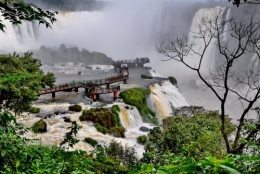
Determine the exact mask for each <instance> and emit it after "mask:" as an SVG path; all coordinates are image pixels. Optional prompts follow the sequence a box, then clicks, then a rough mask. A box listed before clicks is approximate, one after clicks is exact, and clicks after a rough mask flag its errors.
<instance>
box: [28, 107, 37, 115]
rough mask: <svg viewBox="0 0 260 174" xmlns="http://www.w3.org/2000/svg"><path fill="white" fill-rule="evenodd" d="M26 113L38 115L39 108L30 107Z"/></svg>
mask: <svg viewBox="0 0 260 174" xmlns="http://www.w3.org/2000/svg"><path fill="white" fill-rule="evenodd" d="M28 112H31V113H35V114H36V113H39V112H40V108H37V107H30V109H29V110H28Z"/></svg>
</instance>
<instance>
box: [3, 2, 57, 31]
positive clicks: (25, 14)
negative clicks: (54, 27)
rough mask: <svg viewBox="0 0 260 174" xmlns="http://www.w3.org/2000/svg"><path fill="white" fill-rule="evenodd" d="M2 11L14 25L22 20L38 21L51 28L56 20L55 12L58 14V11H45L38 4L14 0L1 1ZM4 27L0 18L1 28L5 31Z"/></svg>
mask: <svg viewBox="0 0 260 174" xmlns="http://www.w3.org/2000/svg"><path fill="white" fill-rule="evenodd" d="M0 12H1V15H2V16H3V17H4V19H5V20H7V21H9V22H11V23H12V24H13V25H18V24H21V23H22V21H30V22H32V21H38V23H39V25H40V24H44V25H45V26H46V27H47V28H51V24H53V22H55V21H56V18H55V14H58V12H50V11H43V10H42V9H41V8H38V7H36V6H32V5H29V4H26V3H24V2H20V1H18V2H14V1H13V0H3V1H0ZM4 29H5V24H4V23H3V21H1V20H0V30H2V31H4Z"/></svg>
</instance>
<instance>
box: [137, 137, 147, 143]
mask: <svg viewBox="0 0 260 174" xmlns="http://www.w3.org/2000/svg"><path fill="white" fill-rule="evenodd" d="M146 141H147V136H145V135H141V136H139V137H137V142H138V143H140V144H145V143H146Z"/></svg>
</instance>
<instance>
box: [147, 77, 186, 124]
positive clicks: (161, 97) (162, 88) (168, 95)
mask: <svg viewBox="0 0 260 174" xmlns="http://www.w3.org/2000/svg"><path fill="white" fill-rule="evenodd" d="M150 90H151V94H150V96H149V97H148V99H147V104H148V106H149V107H150V108H152V109H153V110H154V111H155V112H156V116H157V119H158V121H159V123H161V122H162V120H163V119H164V118H166V117H168V116H172V111H173V109H174V108H177V107H181V106H188V105H189V104H188V102H187V101H186V100H185V98H184V97H183V96H182V94H181V93H180V91H179V89H178V88H177V87H176V86H174V85H172V84H171V82H169V81H163V82H162V83H161V84H154V85H151V86H150Z"/></svg>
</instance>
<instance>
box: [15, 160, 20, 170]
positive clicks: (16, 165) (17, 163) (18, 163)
mask: <svg viewBox="0 0 260 174" xmlns="http://www.w3.org/2000/svg"><path fill="white" fill-rule="evenodd" d="M19 166H20V160H18V161H16V163H15V167H16V168H18V167H19Z"/></svg>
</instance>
